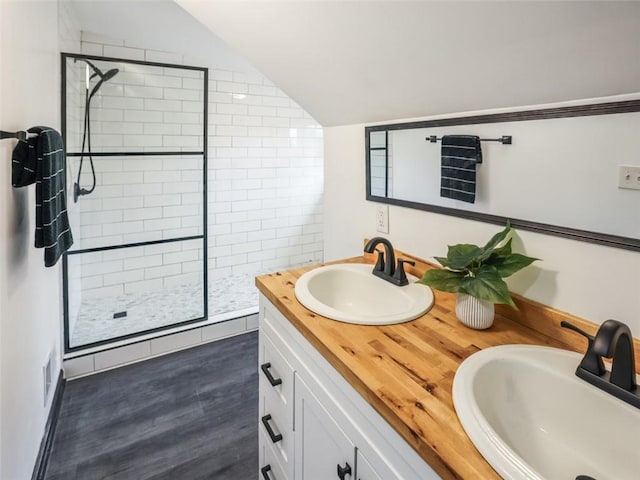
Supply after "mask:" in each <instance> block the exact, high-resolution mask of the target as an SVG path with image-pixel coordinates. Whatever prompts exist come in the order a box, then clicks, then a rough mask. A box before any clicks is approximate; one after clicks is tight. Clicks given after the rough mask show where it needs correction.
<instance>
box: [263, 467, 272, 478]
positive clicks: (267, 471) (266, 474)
mask: <svg viewBox="0 0 640 480" xmlns="http://www.w3.org/2000/svg"><path fill="white" fill-rule="evenodd" d="M260 471H261V472H262V478H264V480H271V478H270V477H269V472H270V471H271V465H265V466H264V467H262V468H261V469H260Z"/></svg>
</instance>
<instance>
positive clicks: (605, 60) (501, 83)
mask: <svg viewBox="0 0 640 480" xmlns="http://www.w3.org/2000/svg"><path fill="white" fill-rule="evenodd" d="M176 2H177V3H178V4H179V5H180V6H182V7H183V8H185V9H186V10H187V11H188V12H189V13H191V14H192V15H193V16H194V17H195V18H197V19H198V20H199V21H200V22H202V23H203V24H204V25H205V26H207V27H208V28H209V29H211V31H213V32H214V33H215V34H216V35H217V36H218V37H220V38H221V39H222V40H224V41H225V42H226V43H227V44H228V45H229V46H231V47H232V48H233V49H234V50H235V51H237V52H238V53H240V54H241V55H242V56H244V57H245V58H246V59H247V60H249V62H251V63H252V64H253V65H254V66H255V67H257V68H258V69H259V70H260V71H261V72H262V73H264V74H265V75H266V76H267V77H269V78H270V79H271V80H272V81H273V82H275V83H276V84H277V85H278V86H279V87H280V88H281V89H282V90H284V91H285V92H286V93H287V94H288V95H289V96H291V97H292V98H293V99H295V100H296V101H297V102H298V103H299V104H300V105H301V106H302V107H304V108H305V109H306V110H307V111H308V112H309V113H310V114H311V115H312V116H313V117H314V118H315V119H316V120H318V121H319V122H320V123H321V124H323V125H325V126H332V125H344V124H354V123H371V122H376V121H385V120H392V119H402V118H412V117H423V116H428V115H435V114H443V113H452V112H464V111H472V110H483V109H488V108H498V107H512V106H521V105H535V104H543V103H552V102H558V101H564V100H574V99H584V98H593V97H601V96H608V95H617V94H625V93H636V92H640V2H617V1H601V2H595V1H586V2H581V1H568V2H561V1H552V2H531V1H510V2H505V1H502V2H500V1H496V2H486V1H472V2H459V1H447V2H445V1H442V2H433V1H417V2H416V1H414V2H405V1H370V2H365V1H280V2H276V1H216V0H208V1H196V0H176Z"/></svg>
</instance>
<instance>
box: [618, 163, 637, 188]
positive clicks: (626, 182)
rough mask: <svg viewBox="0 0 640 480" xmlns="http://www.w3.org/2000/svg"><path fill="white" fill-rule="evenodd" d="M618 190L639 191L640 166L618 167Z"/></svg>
mask: <svg viewBox="0 0 640 480" xmlns="http://www.w3.org/2000/svg"><path fill="white" fill-rule="evenodd" d="M618 188H630V189H632V190H640V165H620V169H619V174H618Z"/></svg>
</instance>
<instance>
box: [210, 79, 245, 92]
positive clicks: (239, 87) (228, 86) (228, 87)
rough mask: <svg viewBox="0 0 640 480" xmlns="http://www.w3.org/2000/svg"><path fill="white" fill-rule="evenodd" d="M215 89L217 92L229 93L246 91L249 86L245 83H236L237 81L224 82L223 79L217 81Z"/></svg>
mask: <svg viewBox="0 0 640 480" xmlns="http://www.w3.org/2000/svg"><path fill="white" fill-rule="evenodd" d="M216 84H217V90H218V91H219V92H229V93H245V94H246V93H248V92H249V86H248V85H247V84H246V83H238V82H225V81H223V80H218V81H217V83H216Z"/></svg>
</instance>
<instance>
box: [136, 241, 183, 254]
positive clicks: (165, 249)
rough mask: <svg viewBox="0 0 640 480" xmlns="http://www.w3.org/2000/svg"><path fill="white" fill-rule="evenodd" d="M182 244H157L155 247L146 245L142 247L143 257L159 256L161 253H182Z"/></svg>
mask: <svg viewBox="0 0 640 480" xmlns="http://www.w3.org/2000/svg"><path fill="white" fill-rule="evenodd" d="M182 244H183V242H172V243H159V244H157V245H147V246H146V247H144V254H145V255H159V254H162V253H170V252H180V251H182Z"/></svg>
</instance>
